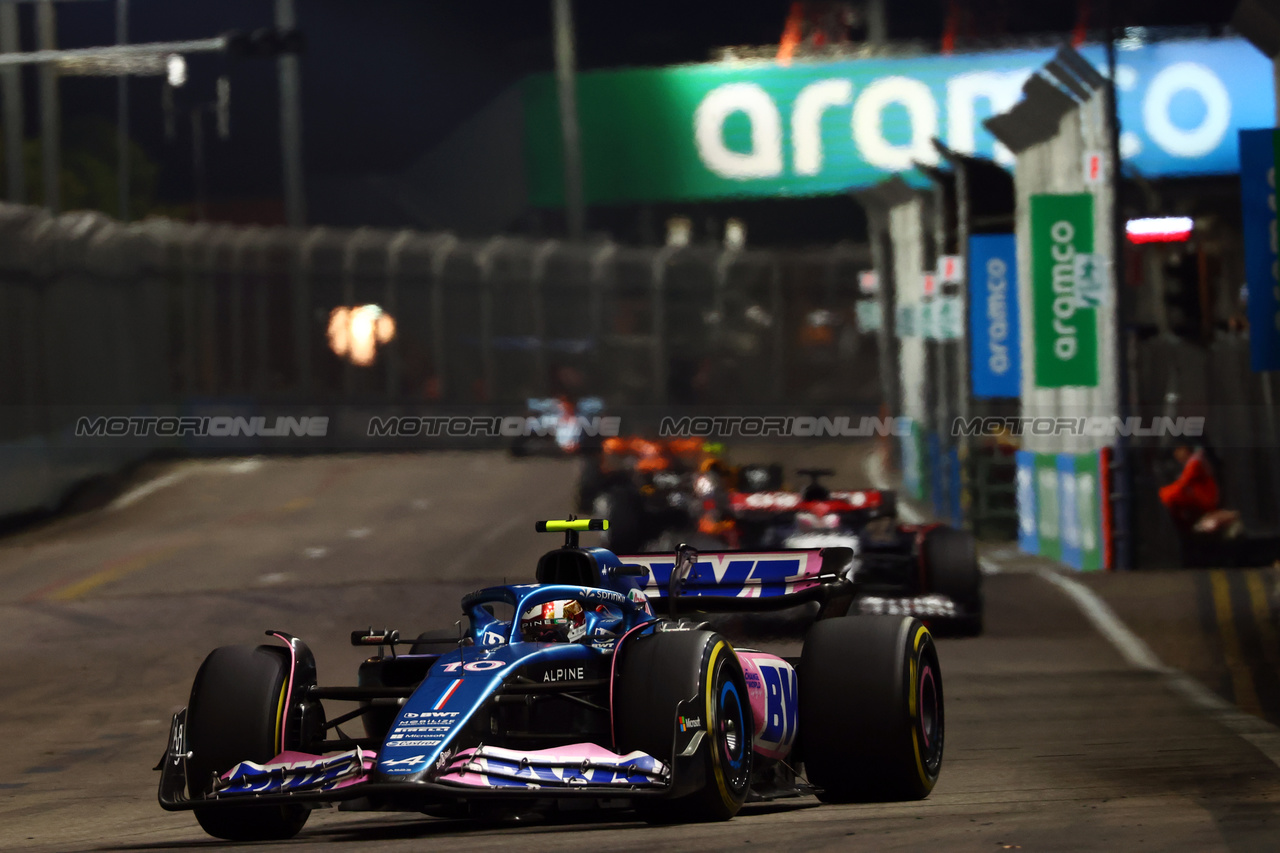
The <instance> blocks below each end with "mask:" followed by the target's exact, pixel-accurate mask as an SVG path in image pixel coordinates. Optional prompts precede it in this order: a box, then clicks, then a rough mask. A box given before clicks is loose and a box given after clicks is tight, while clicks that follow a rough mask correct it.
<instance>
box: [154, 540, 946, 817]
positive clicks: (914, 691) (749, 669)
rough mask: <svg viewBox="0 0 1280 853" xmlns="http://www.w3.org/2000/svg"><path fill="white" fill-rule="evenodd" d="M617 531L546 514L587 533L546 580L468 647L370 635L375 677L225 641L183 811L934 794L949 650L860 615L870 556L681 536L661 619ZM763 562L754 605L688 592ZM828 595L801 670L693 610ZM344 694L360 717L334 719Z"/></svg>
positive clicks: (201, 694) (498, 601)
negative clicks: (745, 551)
mask: <svg viewBox="0 0 1280 853" xmlns="http://www.w3.org/2000/svg"><path fill="white" fill-rule="evenodd" d="M605 525H606V522H603V521H600V520H588V519H583V520H571V521H553V522H540V523H539V524H538V529H539V530H561V531H565V534H566V542H565V545H564V547H562V548H558V549H556V550H553V551H551V552H549V553H547V554H546V555H544V556H543V557H542V558H541V560H540V561H539V563H538V566H537V573H536V579H537V583H534V584H517V585H509V586H500V587H492V588H489V589H483V590H480V591H478V592H474V593H471V594H470V595H467V596H466V597H464V598H463V600H462V609H463V612H464V613H465V615H466V618H467V620H468V626H467V627H466V628H465V630H463V631H462V634H461V636H460V637H459V636H457V635H454V636H427V635H422V636H419V637H417V638H415V639H410V640H403V641H402V640H401V639H400V638H399V635H398V634H397V632H395V631H381V632H369V631H360V632H356V633H354V634H353V635H352V642H353V643H354V644H356V645H359V646H377V647H378V653H377V654H376V655H375V656H373V657H370V658H369V659H367V660H366V661H365V662H364V663H363V664H361V666H360V669H359V673H358V676H357V684H356V686H354V687H329V686H323V685H322V684H321V683H320V682H319V681H318V680H317V675H316V663H315V660H314V658H313V657H312V654H311V652H310V651H309V650H308V648H307V646H306V644H305V643H303V642H302V641H301V640H299V639H297V638H294V637H291V636H289V635H288V634H285V633H283V632H275V631H272V632H268V633H269V634H270V635H271V636H273V637H275V638H276V640H277V641H278V642H277V643H276V644H273V645H262V646H257V647H254V646H228V647H223V648H219V649H216V650H215V651H213V652H212V653H211V654H210V655H209V656H208V657H207V658H206V659H205V661H204V663H203V664H202V665H201V667H200V670H199V672H198V673H197V674H196V678H195V683H194V685H193V686H192V689H191V698H190V702H189V704H188V706H187V707H186V708H185V709H184V710H182V711H180V712H179V713H178V714H176V715H175V716H174V718H173V723H172V726H171V729H170V736H169V744H168V748H167V749H166V751H165V754H164V757H163V759H162V760H161V762H160V765H159V767H158V768H157V769H159V770H160V771H161V781H160V791H159V799H160V804H161V805H162V806H163V807H164V808H166V809H170V810H178V809H190V810H192V811H194V812H195V816H196V818H197V820H198V821H199V822H200V825H201V826H202V827H203V828H204V829H205V830H206V831H207V832H208V833H210V834H211V835H214V836H217V837H220V838H226V839H236V840H250V839H277V838H286V837H291V836H293V835H295V834H296V833H297V832H298V831H299V830H300V829H301V828H302V826H303V824H304V823H305V822H306V820H307V817H308V814H309V812H310V810H311V809H312V808H314V807H316V806H318V805H322V804H328V803H334V802H340V803H342V806H343V808H344V809H355V810H374V809H379V810H382V809H395V810H407V811H418V812H425V813H428V814H434V815H459V814H471V815H478V816H484V815H486V814H492V813H493V811H492V810H494V809H496V810H498V811H499V813H500V812H501V810H504V809H505V810H507V811H508V812H509V811H510V810H512V809H526V810H536V809H540V808H554V807H555V805H556V803H557V802H558V801H563V800H565V799H577V800H584V799H585V800H596V801H608V802H610V803H615V804H616V803H619V802H623V803H627V804H629V805H630V806H631V807H633V808H634V809H636V810H637V811H638V812H639V813H640V814H641V815H642V816H643V817H645V818H646V819H650V820H658V821H671V820H722V819H726V818H729V817H731V816H733V815H734V814H735V813H736V812H737V811H738V810H739V807H741V806H742V804H743V803H744V802H747V801H749V800H752V799H771V798H774V797H778V796H786V795H797V794H803V793H809V792H812V793H815V794H817V796H818V797H819V798H820V799H822V800H823V801H828V802H847V801H854V800H860V799H873V800H886V799H918V798H921V797H924V796H926V795H927V794H928V793H929V791H930V790H931V789H932V787H933V785H934V782H935V781H936V779H937V777H938V771H939V769H940V766H941V762H942V749H943V735H944V725H943V723H944V718H943V695H942V676H941V671H940V669H939V666H938V655H937V651H936V649H935V647H934V643H933V639H932V637H931V636H930V634H929V631H928V629H927V628H925V627H924V625H923V624H921V623H920V622H919V621H918V620H916V619H914V618H911V617H904V616H887V615H881V616H862V615H859V616H845V615H844V614H845V611H846V610H847V609H848V606H849V603H850V601H851V600H852V598H853V589H852V584H851V582H850V581H849V580H848V579H847V577H846V570H847V566H848V562H849V560H850V559H851V557H852V554H851V553H850V551H849V550H848V549H842V548H828V549H809V550H793V551H774V552H767V553H757V554H752V555H748V556H745V557H744V556H741V555H735V554H702V555H699V554H697V553H696V552H694V551H693V549H691V548H687V547H684V546H682V547H681V548H680V549H678V550H677V552H676V553H675V554H674V555H672V556H671V559H670V560H668V562H669V563H670V565H666V566H663V567H662V574H663V575H664V581H665V583H666V590H665V593H666V594H665V596H664V597H663V599H662V600H661V601H660V602H659V603H660V604H661V605H664V608H665V611H666V612H665V613H664V614H662V615H657V614H655V613H654V610H653V605H652V604H651V602H650V598H649V597H647V596H646V595H645V593H644V592H643V585H644V582H645V581H646V579H647V575H648V574H649V565H640V564H636V563H628V562H626V558H619V557H618V556H616V555H615V554H613V553H612V552H610V551H607V550H605V549H603V548H581V547H579V546H578V532H579V531H581V530H603V529H604V528H605ZM646 560H647V561H648V563H649V564H654V563H655V562H656V557H655V555H648V556H647V557H646ZM744 560H748V561H750V563H751V571H748V572H747V573H746V575H745V576H744V580H743V585H742V589H741V590H739V594H722V595H716V594H710V595H707V594H693V595H690V594H686V589H685V584H686V582H688V581H689V579H690V578H691V577H693V578H695V579H696V577H697V576H698V574H699V572H700V570H701V569H700V567H702V566H704V565H709V566H711V567H712V568H713V569H714V570H715V571H719V568H717V567H720V568H724V569H725V570H726V571H737V569H738V568H741V567H737V566H736V564H737V562H741V561H744ZM653 568H658V567H657V566H656V565H653ZM696 585H697V582H696V580H695V582H694V586H696ZM690 591H691V592H698V593H705V592H706V590H705V589H704V590H693V589H692V588H691V589H690ZM805 601H813V602H817V603H818V605H819V606H820V608H821V613H820V618H819V620H818V621H817V622H816V623H815V624H814V625H813V627H812V628H811V629H810V630H809V632H808V635H807V636H806V638H805V642H804V647H803V651H802V653H801V655H800V657H799V658H792V659H784V658H781V657H777V656H774V655H770V654H764V653H761V652H756V651H751V650H749V649H743V648H734V647H733V646H732V645H730V643H729V641H728V640H726V639H725V638H724V637H723V636H721V635H719V634H717V633H714V632H712V631H710V630H707V629H706V628H705V626H704V625H703V624H701V623H699V622H697V621H694V620H693V619H690V618H688V617H687V616H686V615H683V614H691V613H695V612H700V611H711V610H714V611H727V610H738V611H742V610H753V609H772V608H778V607H788V606H794V605H795V604H797V603H801V602H805ZM405 646H407V648H405V649H404V650H402V651H398V650H397V647H405ZM338 702H346V703H352V704H353V705H354V707H353V708H352V709H351V710H347V711H344V712H341V713H334V712H333V710H332V706H333V704H334V703H338ZM361 724H362V725H363V733H362V734H356V733H346V732H344V731H343V728H342V726H344V725H346V726H348V727H350V726H353V725H361ZM803 779H807V782H804V781H801V780H803ZM486 809H489V810H490V811H486Z"/></svg>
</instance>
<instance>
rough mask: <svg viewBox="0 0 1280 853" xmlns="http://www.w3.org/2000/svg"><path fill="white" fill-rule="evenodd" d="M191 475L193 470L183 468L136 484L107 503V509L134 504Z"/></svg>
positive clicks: (122, 507)
mask: <svg viewBox="0 0 1280 853" xmlns="http://www.w3.org/2000/svg"><path fill="white" fill-rule="evenodd" d="M190 475H191V470H190V469H189V468H181V469H179V470H177V471H171V472H169V473H168V474H165V475H163V476H160V477H156V478H155V479H154V480H147V482H145V483H143V484H142V485H140V486H135V487H134V488H132V489H130V490H129V491H127V492H125V493H124V494H123V495H120V497H118V498H116V499H115V500H113V501H112V502H111V503H109V504H107V509H109V510H117V509H124V508H125V507H127V506H132V505H133V504H136V503H137V502H138V501H140V500H142V499H143V498H145V497H147V496H148V495H150V494H153V493H154V492H158V491H160V490H161V489H167V488H169V487H170V486H172V485H174V484H175V483H180V482H182V481H183V480H185V479H187V477H189V476H190Z"/></svg>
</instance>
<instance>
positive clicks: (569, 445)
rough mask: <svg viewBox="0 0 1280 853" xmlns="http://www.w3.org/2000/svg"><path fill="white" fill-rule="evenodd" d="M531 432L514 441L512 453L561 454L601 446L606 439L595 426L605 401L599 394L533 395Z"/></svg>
mask: <svg viewBox="0 0 1280 853" xmlns="http://www.w3.org/2000/svg"><path fill="white" fill-rule="evenodd" d="M525 405H526V408H527V409H528V415H527V416H526V418H525V420H526V422H527V423H528V424H529V425H530V426H531V429H530V430H529V432H528V434H527V435H521V436H518V437H517V438H515V439H513V440H512V442H511V448H510V449H511V455H512V456H546V455H551V456H559V455H562V454H573V453H580V452H584V451H593V450H596V449H598V448H599V446H600V442H601V441H602V440H603V439H602V438H601V437H600V436H599V434H598V429H597V428H595V427H594V426H593V422H594V419H596V418H597V417H598V416H599V415H600V414H601V412H603V411H604V401H603V400H601V399H600V398H599V397H582V398H580V399H578V400H576V401H575V400H571V399H570V398H568V397H564V396H560V397H531V398H529V399H528V400H527V401H526V403H525Z"/></svg>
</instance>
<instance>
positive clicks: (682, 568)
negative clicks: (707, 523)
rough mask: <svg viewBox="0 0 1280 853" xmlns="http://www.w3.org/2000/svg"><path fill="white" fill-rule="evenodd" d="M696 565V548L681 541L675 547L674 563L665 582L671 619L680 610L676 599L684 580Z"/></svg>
mask: <svg viewBox="0 0 1280 853" xmlns="http://www.w3.org/2000/svg"><path fill="white" fill-rule="evenodd" d="M696 565H698V549H697V548H694V547H693V546H692V545H685V544H683V543H682V544H681V545H680V546H679V547H677V548H676V564H675V565H674V566H672V567H671V580H670V581H669V582H668V584H667V603H668V605H669V606H670V608H671V611H670V612H671V618H672V619H674V618H676V616H677V615H678V614H679V612H680V607H679V604H678V602H677V599H678V598H679V597H680V591H681V590H682V589H683V588H684V582H685V580H686V579H687V578H688V577H689V575H691V574H693V568H694V566H696Z"/></svg>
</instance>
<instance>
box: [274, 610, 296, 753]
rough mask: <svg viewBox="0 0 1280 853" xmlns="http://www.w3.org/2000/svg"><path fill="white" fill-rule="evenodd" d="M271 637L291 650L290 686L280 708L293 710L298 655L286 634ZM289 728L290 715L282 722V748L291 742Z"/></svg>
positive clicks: (283, 718) (282, 719) (275, 634)
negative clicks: (294, 679) (294, 680)
mask: <svg viewBox="0 0 1280 853" xmlns="http://www.w3.org/2000/svg"><path fill="white" fill-rule="evenodd" d="M271 636H273V637H275V638H276V639H277V640H279V641H280V642H282V643H284V644H285V646H286V647H287V648H288V649H289V685H288V686H287V687H286V688H285V693H284V704H283V705H281V706H280V707H281V708H286V709H287V708H292V707H293V677H294V675H295V674H296V673H297V672H298V653H297V652H296V651H294V648H293V643H291V642H289V638H288V637H287V636H285V635H284V634H277V633H274V632H273V633H272V634H271ZM288 727H289V715H288V714H285V715H284V717H282V718H281V720H280V746H284V745H285V744H286V743H288V742H289V732H288Z"/></svg>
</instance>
